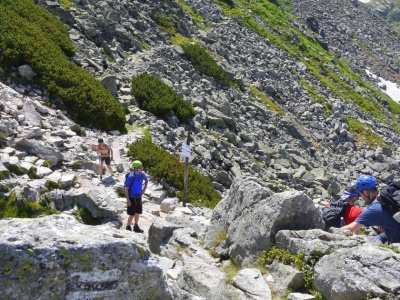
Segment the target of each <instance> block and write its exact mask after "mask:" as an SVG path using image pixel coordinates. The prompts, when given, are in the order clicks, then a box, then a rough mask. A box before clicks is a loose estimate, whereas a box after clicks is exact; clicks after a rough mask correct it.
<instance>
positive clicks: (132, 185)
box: [125, 160, 149, 233]
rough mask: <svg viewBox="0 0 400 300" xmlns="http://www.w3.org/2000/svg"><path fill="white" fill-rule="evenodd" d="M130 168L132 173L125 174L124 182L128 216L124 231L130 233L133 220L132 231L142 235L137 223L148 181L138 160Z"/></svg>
mask: <svg viewBox="0 0 400 300" xmlns="http://www.w3.org/2000/svg"><path fill="white" fill-rule="evenodd" d="M132 168H133V172H132V173H130V174H127V176H126V180H125V197H126V201H127V205H128V208H127V213H128V215H129V217H128V224H127V226H126V230H129V231H132V227H131V223H132V220H133V218H135V225H134V226H133V231H134V232H139V233H143V230H142V229H140V227H139V225H138V222H139V215H140V214H142V212H143V208H142V196H143V194H144V192H145V191H146V188H147V184H148V183H149V180H148V179H147V176H146V174H145V173H144V172H143V165H142V162H140V161H139V160H135V161H134V162H132ZM143 181H144V187H143Z"/></svg>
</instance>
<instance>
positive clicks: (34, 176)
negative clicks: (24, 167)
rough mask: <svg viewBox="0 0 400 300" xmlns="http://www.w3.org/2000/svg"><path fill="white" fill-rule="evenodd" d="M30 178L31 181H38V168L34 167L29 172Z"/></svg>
mask: <svg viewBox="0 0 400 300" xmlns="http://www.w3.org/2000/svg"><path fill="white" fill-rule="evenodd" d="M28 176H29V178H30V179H38V178H39V176H38V175H37V169H36V167H34V166H32V167H31V168H30V169H29V171H28Z"/></svg>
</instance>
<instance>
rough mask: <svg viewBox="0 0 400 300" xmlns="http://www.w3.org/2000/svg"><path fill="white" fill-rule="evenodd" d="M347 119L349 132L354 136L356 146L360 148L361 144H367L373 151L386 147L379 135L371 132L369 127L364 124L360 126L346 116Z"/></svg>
mask: <svg viewBox="0 0 400 300" xmlns="http://www.w3.org/2000/svg"><path fill="white" fill-rule="evenodd" d="M347 118H348V123H349V131H350V133H352V134H354V135H355V136H356V139H357V144H358V145H359V146H361V145H362V144H363V143H365V144H367V145H368V146H370V147H371V148H373V149H376V148H377V146H379V147H387V146H388V145H386V144H385V142H384V141H383V139H382V138H381V137H380V136H379V135H377V134H376V133H374V132H373V130H372V129H371V127H369V126H368V125H366V124H362V123H361V122H359V121H358V120H356V119H354V118H352V117H349V116H348V117H347Z"/></svg>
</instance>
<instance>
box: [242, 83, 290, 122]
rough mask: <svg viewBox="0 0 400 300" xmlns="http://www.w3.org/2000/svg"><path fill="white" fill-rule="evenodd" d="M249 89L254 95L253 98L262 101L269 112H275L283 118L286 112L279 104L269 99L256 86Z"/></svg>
mask: <svg viewBox="0 0 400 300" xmlns="http://www.w3.org/2000/svg"><path fill="white" fill-rule="evenodd" d="M249 88H250V91H251V93H252V94H253V97H255V98H257V99H260V100H261V101H262V102H263V103H264V104H265V106H266V107H267V108H268V109H269V110H272V111H275V112H277V113H278V114H280V115H281V116H283V115H284V114H285V111H284V110H283V109H282V108H281V107H280V106H279V105H278V104H276V103H275V102H274V101H272V100H271V99H270V98H268V96H267V95H265V94H264V93H263V92H261V91H260V90H259V89H257V88H256V87H254V86H250V87H249Z"/></svg>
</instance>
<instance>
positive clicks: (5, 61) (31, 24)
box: [0, 0, 126, 132]
mask: <svg viewBox="0 0 400 300" xmlns="http://www.w3.org/2000/svg"><path fill="white" fill-rule="evenodd" d="M74 51H75V50H74V45H73V44H72V43H71V41H70V40H69V33H68V30H67V28H65V27H64V26H63V24H62V23H61V21H60V20H59V19H57V18H56V17H55V16H52V15H51V14H49V13H48V12H47V11H46V10H45V9H44V8H43V7H41V6H38V5H36V4H35V3H34V1H33V0H2V1H1V2H0V53H2V55H1V56H0V67H1V68H2V69H4V70H5V72H6V73H7V70H11V68H12V67H18V66H20V65H23V64H28V65H30V66H31V67H32V68H33V70H34V71H35V72H36V73H37V78H36V79H35V80H36V82H37V83H38V84H40V85H43V86H45V87H46V88H47V89H48V90H49V92H50V97H51V98H52V99H56V98H59V99H61V100H62V101H63V104H64V105H65V108H66V109H67V111H68V113H69V115H70V116H71V117H72V119H73V120H75V121H76V122H77V123H79V124H81V125H84V126H93V127H97V128H99V129H103V130H112V129H118V130H120V131H121V132H125V131H126V130H125V114H124V110H123V108H122V107H121V106H120V105H119V103H118V101H117V100H116V99H114V98H113V97H112V96H111V95H110V93H109V92H108V91H107V90H106V89H105V88H104V87H103V86H102V85H101V84H100V82H99V81H97V80H96V79H95V78H94V77H93V76H91V75H90V74H89V72H88V71H86V70H84V69H82V68H80V67H78V66H77V65H76V64H74V63H73V62H71V61H69V59H68V57H71V56H72V55H74ZM61 108H62V107H61Z"/></svg>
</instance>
